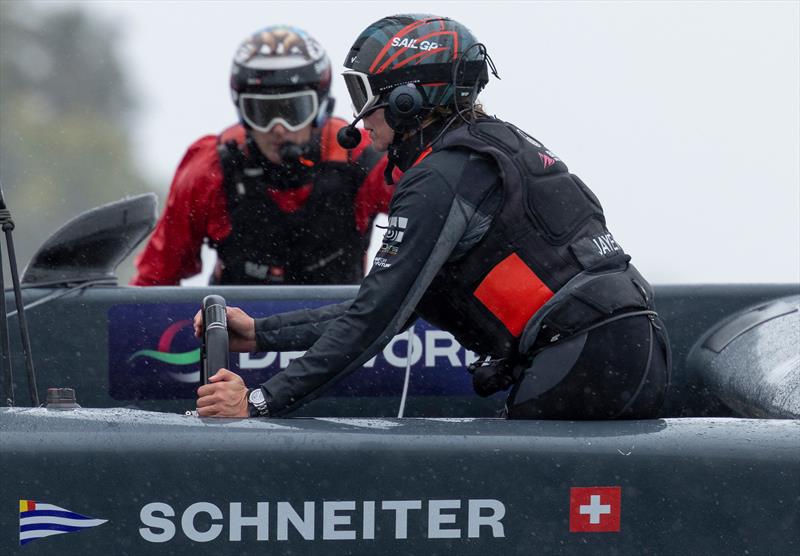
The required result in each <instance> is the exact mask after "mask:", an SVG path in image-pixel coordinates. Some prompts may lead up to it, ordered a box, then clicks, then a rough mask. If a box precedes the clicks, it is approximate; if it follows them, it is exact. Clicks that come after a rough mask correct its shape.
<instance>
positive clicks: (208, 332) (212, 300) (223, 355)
mask: <svg viewBox="0 0 800 556" xmlns="http://www.w3.org/2000/svg"><path fill="white" fill-rule="evenodd" d="M225 305H226V304H225V298H224V297H222V296H219V295H207V296H206V297H205V298H204V299H203V347H202V350H201V361H200V384H201V385H202V384H208V377H209V376H211V375H214V374H215V373H216V372H217V371H218V370H220V369H222V368H225V369H230V360H229V356H230V352H229V350H228V320H227V318H226V315H225Z"/></svg>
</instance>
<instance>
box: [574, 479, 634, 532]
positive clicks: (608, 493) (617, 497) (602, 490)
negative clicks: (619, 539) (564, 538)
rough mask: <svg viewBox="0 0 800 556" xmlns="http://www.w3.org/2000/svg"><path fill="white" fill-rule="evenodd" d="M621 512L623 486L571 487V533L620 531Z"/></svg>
mask: <svg viewBox="0 0 800 556" xmlns="http://www.w3.org/2000/svg"><path fill="white" fill-rule="evenodd" d="M621 514H622V488H621V487H618V486H615V487H572V488H570V489H569V530H570V533H615V532H619V527H620V516H621Z"/></svg>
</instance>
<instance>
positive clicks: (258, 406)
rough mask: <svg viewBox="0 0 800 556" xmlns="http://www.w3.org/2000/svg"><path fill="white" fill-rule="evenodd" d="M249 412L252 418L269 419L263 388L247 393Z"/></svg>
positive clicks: (252, 389)
mask: <svg viewBox="0 0 800 556" xmlns="http://www.w3.org/2000/svg"><path fill="white" fill-rule="evenodd" d="M247 410H248V412H249V413H250V417H269V408H268V407H267V399H266V397H265V396H264V390H263V389H262V388H251V389H250V390H248V392H247Z"/></svg>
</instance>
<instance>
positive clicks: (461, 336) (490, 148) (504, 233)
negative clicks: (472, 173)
mask: <svg viewBox="0 0 800 556" xmlns="http://www.w3.org/2000/svg"><path fill="white" fill-rule="evenodd" d="M446 148H467V149H471V150H473V151H477V152H479V153H482V154H484V155H488V156H490V157H491V158H492V159H493V160H494V161H495V163H496V164H497V166H498V168H499V170H500V173H501V180H502V187H503V203H502V208H501V209H499V212H498V213H497V214H495V215H494V219H493V221H492V225H491V226H490V228H489V230H488V232H487V233H486V235H485V236H484V238H483V239H482V240H481V241H480V242H479V243H478V244H477V245H476V246H475V247H473V248H472V249H471V250H470V251H469V252H468V253H467V254H466V255H465V256H464V257H462V258H460V259H459V260H457V261H454V262H448V263H447V264H446V265H445V266H444V267H443V268H442V270H441V271H440V272H439V274H438V275H437V276H436V278H435V279H434V280H433V282H432V284H431V286H430V287H429V289H428V291H427V292H426V294H425V296H424V297H423V299H422V301H421V302H420V304H419V305H418V310H417V312H418V314H420V316H422V317H423V318H425V319H426V320H428V321H429V322H431V323H433V324H436V325H438V326H440V327H441V328H444V329H446V330H449V331H450V332H451V333H453V335H454V336H455V337H456V339H457V340H458V341H459V342H460V343H461V344H462V345H464V346H465V347H467V348H468V349H471V350H473V351H475V352H477V353H479V354H482V355H491V356H494V357H509V356H511V357H515V356H517V355H518V350H520V349H521V350H522V351H523V353H529V352H530V350H531V349H533V347H539V346H540V345H541V344H542V343H548V342H550V341H557V340H558V339H559V338H561V337H566V336H569V335H570V334H572V333H575V332H578V331H580V330H581V329H583V328H586V327H588V326H591V325H593V324H596V323H598V322H601V321H603V320H604V319H606V318H608V317H611V316H613V315H617V314H621V313H623V312H628V311H641V310H652V309H653V303H652V299H653V294H652V289H651V287H650V285H649V284H648V283H647V281H646V280H645V279H644V278H643V277H642V276H641V275H640V274H639V272H638V271H637V270H636V269H635V268H634V267H633V265H631V264H630V263H629V262H628V261H629V260H630V257H629V256H628V255H626V254H625V253H624V251H623V250H622V248H621V247H620V246H619V244H617V243H616V241H614V238H613V236H612V235H611V234H610V233H609V231H608V229H607V228H606V223H605V217H604V216H603V210H602V207H601V206H600V202H599V201H598V200H597V197H596V196H595V195H594V194H593V193H592V192H591V190H589V188H588V187H587V186H586V185H585V184H584V183H583V182H582V181H581V180H580V179H579V178H578V177H577V176H575V175H572V174H570V173H569V171H568V170H567V167H566V165H565V164H564V163H563V162H562V161H561V160H559V159H558V158H557V157H556V156H555V155H554V154H553V153H551V152H550V151H548V150H547V149H546V148H545V147H544V146H543V145H541V144H540V143H539V142H538V141H536V140H535V139H533V138H532V137H530V136H528V135H527V134H525V133H524V132H522V131H521V130H519V129H517V128H516V127H514V126H513V125H511V124H508V123H505V122H502V121H499V120H496V119H493V118H486V119H481V120H478V121H477V122H474V123H472V124H470V125H465V126H462V127H460V128H458V129H456V130H454V131H452V132H449V133H447V134H446V135H444V137H442V139H441V140H439V141H437V142H436V144H435V145H434V146H433V152H436V151H437V150H439V149H446ZM540 310H541V311H542V312H541V313H540ZM534 317H535V318H534ZM533 322H535V323H536V329H535V331H534V332H533V334H532V336H533V337H528V338H525V341H524V342H523V344H524V345H522V346H521V345H520V340H521V338H522V336H523V332H526V336H531V333H530V329H528V330H526V327H528V325H529V324H531V323H533ZM534 344H535V346H534Z"/></svg>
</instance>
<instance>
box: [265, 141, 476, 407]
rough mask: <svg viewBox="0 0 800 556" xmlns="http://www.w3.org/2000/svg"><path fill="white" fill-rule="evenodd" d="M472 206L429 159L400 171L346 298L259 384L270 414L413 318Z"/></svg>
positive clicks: (366, 354)
mask: <svg viewBox="0 0 800 556" xmlns="http://www.w3.org/2000/svg"><path fill="white" fill-rule="evenodd" d="M429 158H433V155H432V156H431V157H429ZM426 162H427V160H426ZM472 214H473V211H472V209H470V208H469V207H467V206H463V205H462V203H460V202H459V201H458V200H457V197H456V195H455V194H454V192H453V185H452V184H451V183H448V181H447V180H446V179H445V178H444V177H443V176H442V174H440V173H439V172H438V171H437V170H436V169H435V168H434V166H433V165H432V164H425V165H420V166H418V167H415V168H412V169H410V170H409V171H408V172H406V174H405V175H404V176H403V178H402V180H401V181H400V182H399V183H398V185H397V191H396V193H395V195H394V197H393V198H392V202H391V206H390V209H389V229H388V230H387V233H386V235H385V236H384V242H383V245H382V247H381V249H380V251H379V252H378V254H377V255H376V257H375V262H374V264H373V267H372V270H371V271H370V273H369V274H368V275H367V276H366V277H365V278H364V280H363V282H362V284H361V288H360V289H359V292H358V295H357V296H356V298H355V300H354V301H353V303H352V305H351V306H350V307H349V309H348V310H347V312H346V313H345V314H344V315H342V316H341V317H340V318H337V319H335V320H332V321H330V322H329V323H328V324H327V326H326V327H325V330H324V333H323V334H322V336H321V337H320V338H319V340H318V341H317V342H316V343H315V344H314V345H313V346H312V347H311V349H309V350H308V351H307V352H306V354H305V355H304V356H303V357H300V358H298V359H295V360H293V361H292V362H291V363H290V364H289V366H288V367H287V368H286V369H285V370H284V371H283V372H280V373H278V374H277V375H275V376H274V377H272V378H271V379H269V380H268V381H267V382H265V383H264V384H263V385H262V386H263V387H264V389H265V390H266V392H267V394H268V396H269V399H268V406H269V411H270V414H271V415H281V414H282V413H285V412H287V411H290V410H292V409H294V408H295V407H297V406H298V405H300V404H302V403H305V402H307V401H310V400H311V399H313V398H315V397H316V396H318V395H319V394H321V393H322V392H323V391H324V390H325V389H326V388H327V387H329V386H331V385H332V384H333V383H334V382H335V380H338V379H340V378H342V377H344V376H346V375H347V374H348V373H350V372H352V371H354V370H356V369H358V368H359V367H360V366H361V365H362V364H364V363H365V362H366V361H368V360H369V359H370V358H372V357H373V356H374V355H375V354H376V353H378V352H379V351H380V350H381V349H382V348H383V347H384V346H385V345H386V344H387V343H388V342H389V341H390V340H391V339H392V337H394V336H395V335H396V334H397V333H398V332H399V331H400V330H401V329H402V328H403V327H404V326H408V325H409V324H410V323H411V322H413V318H414V310H415V308H416V305H417V303H418V302H419V300H420V299H421V298H422V295H423V294H424V292H425V290H426V288H427V287H428V285H429V284H430V282H431V281H432V280H433V278H434V277H435V275H436V274H437V273H438V272H439V270H440V269H441V267H442V265H444V263H445V262H446V261H447V259H448V257H449V256H450V253H451V252H452V250H453V248H454V247H455V246H456V245H457V243H458V241H459V239H460V238H461V236H462V235H463V233H464V230H465V228H466V225H467V222H468V221H469V219H470V217H471V215H472Z"/></svg>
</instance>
